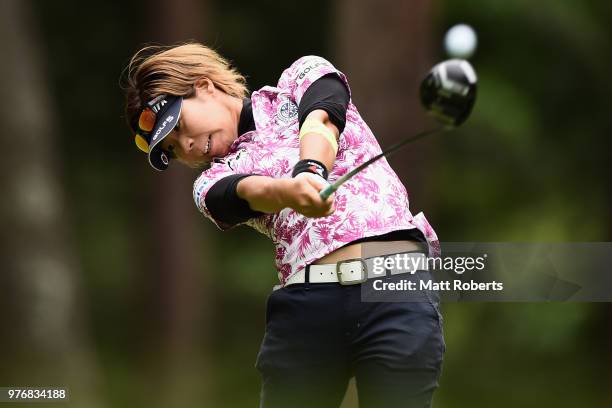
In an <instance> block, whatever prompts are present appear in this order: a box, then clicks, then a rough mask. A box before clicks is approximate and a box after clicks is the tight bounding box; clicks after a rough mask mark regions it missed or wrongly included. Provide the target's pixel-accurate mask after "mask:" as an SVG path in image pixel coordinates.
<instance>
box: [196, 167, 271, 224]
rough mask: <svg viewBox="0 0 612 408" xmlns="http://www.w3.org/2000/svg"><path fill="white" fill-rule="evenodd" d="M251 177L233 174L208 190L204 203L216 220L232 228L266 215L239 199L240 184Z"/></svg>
mask: <svg viewBox="0 0 612 408" xmlns="http://www.w3.org/2000/svg"><path fill="white" fill-rule="evenodd" d="M249 176H251V174H233V175H231V176H227V177H224V178H222V179H221V180H219V181H217V182H216V183H215V184H213V186H212V187H211V188H210V190H208V193H207V194H206V198H205V199H204V201H205V203H206V208H208V211H210V215H212V216H213V218H214V219H215V220H217V221H218V222H221V223H223V224H224V225H225V226H227V227H231V226H234V225H236V224H240V223H241V222H245V221H247V220H249V219H251V218H256V217H259V216H260V215H263V214H264V213H262V212H259V211H254V210H252V209H251V207H250V206H249V202H248V201H246V200H244V199H242V198H240V197H238V194H237V192H236V186H237V185H238V182H239V181H240V180H242V179H243V178H245V177H249Z"/></svg>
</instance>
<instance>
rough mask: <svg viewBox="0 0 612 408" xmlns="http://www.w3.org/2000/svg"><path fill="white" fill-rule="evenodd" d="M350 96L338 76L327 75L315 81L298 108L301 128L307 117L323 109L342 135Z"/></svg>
mask: <svg viewBox="0 0 612 408" xmlns="http://www.w3.org/2000/svg"><path fill="white" fill-rule="evenodd" d="M349 99H350V95H349V92H348V89H347V88H346V85H345V84H344V82H342V80H341V79H340V77H338V75H337V74H333V73H332V74H327V75H325V76H323V77H321V78H319V79H317V80H316V81H314V82H313V83H312V84H311V85H310V86H309V87H308V89H307V90H306V92H305V93H304V96H303V97H302V99H301V100H300V104H299V106H298V119H299V121H300V127H302V123H304V120H306V116H308V114H309V113H310V112H312V111H313V110H315V109H323V110H325V111H326V112H327V114H328V115H329V120H330V121H331V122H332V123H333V124H334V125H336V127H337V128H338V131H339V132H340V133H342V131H343V130H344V125H345V124H346V108H347V107H348V103H349Z"/></svg>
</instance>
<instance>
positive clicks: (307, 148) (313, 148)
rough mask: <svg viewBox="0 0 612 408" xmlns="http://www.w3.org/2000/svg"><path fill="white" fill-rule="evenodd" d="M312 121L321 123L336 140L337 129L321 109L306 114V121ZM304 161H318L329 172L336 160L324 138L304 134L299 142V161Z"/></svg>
mask: <svg viewBox="0 0 612 408" xmlns="http://www.w3.org/2000/svg"><path fill="white" fill-rule="evenodd" d="M312 119H315V120H317V121H318V122H321V123H322V124H323V125H324V126H325V127H327V128H328V129H329V130H331V131H332V133H333V135H334V137H335V138H336V141H337V140H338V135H339V132H338V128H337V127H336V126H335V125H334V124H333V123H332V122H331V121H330V120H329V115H328V114H327V112H326V111H324V110H323V109H316V110H313V111H312V112H310V113H309V114H308V117H307V119H306V120H312ZM304 159H314V160H318V161H320V162H321V163H323V164H324V165H325V167H326V168H327V170H328V171H331V169H332V167H333V165H334V161H335V160H336V153H335V152H334V149H333V147H332V145H331V143H330V142H329V140H327V138H326V137H325V136H323V135H321V134H318V133H315V132H312V133H306V134H305V135H304V136H302V140H301V141H300V160H304Z"/></svg>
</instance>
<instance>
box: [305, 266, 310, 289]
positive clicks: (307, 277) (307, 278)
mask: <svg viewBox="0 0 612 408" xmlns="http://www.w3.org/2000/svg"><path fill="white" fill-rule="evenodd" d="M304 287H305V288H306V290H308V289H310V265H306V268H305V269H304Z"/></svg>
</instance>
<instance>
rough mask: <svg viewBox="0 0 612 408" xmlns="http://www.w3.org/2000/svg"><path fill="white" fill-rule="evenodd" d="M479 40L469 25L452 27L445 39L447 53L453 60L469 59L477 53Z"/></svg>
mask: <svg viewBox="0 0 612 408" xmlns="http://www.w3.org/2000/svg"><path fill="white" fill-rule="evenodd" d="M477 43H478V38H477V37H476V32H475V31H474V29H473V28H472V27H470V26H469V25H467V24H457V25H455V26H453V27H451V28H450V29H449V30H448V31H447V32H446V36H445V37H444V47H445V48H446V53H447V54H448V55H449V56H450V57H452V58H464V59H466V58H469V57H471V56H472V55H473V54H474V51H476V44H477Z"/></svg>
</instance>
